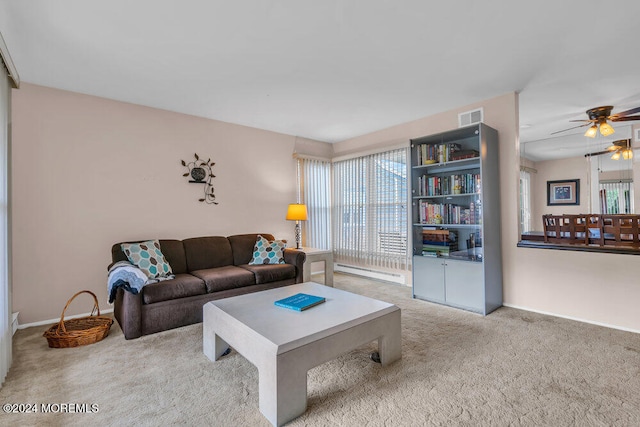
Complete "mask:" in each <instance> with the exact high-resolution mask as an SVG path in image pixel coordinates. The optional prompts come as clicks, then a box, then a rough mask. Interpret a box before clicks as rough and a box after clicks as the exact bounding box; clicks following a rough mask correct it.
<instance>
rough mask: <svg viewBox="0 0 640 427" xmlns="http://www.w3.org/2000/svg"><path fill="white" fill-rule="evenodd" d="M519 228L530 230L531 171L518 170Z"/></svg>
mask: <svg viewBox="0 0 640 427" xmlns="http://www.w3.org/2000/svg"><path fill="white" fill-rule="evenodd" d="M520 230H521V232H522V233H526V232H528V231H531V173H530V172H529V171H526V170H521V171H520Z"/></svg>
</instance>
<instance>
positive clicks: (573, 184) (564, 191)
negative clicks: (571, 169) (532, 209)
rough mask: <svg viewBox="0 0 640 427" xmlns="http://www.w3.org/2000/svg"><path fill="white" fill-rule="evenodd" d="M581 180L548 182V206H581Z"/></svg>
mask: <svg viewBox="0 0 640 427" xmlns="http://www.w3.org/2000/svg"><path fill="white" fill-rule="evenodd" d="M579 204H580V180H579V179H565V180H562V181H547V206H563V205H579Z"/></svg>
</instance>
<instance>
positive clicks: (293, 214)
mask: <svg viewBox="0 0 640 427" xmlns="http://www.w3.org/2000/svg"><path fill="white" fill-rule="evenodd" d="M306 220H307V205H304V204H302V203H292V204H290V205H289V209H287V221H295V222H296V249H301V248H302V245H301V244H300V239H301V232H300V221H306Z"/></svg>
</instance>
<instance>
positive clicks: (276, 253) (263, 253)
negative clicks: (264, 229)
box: [249, 234, 287, 265]
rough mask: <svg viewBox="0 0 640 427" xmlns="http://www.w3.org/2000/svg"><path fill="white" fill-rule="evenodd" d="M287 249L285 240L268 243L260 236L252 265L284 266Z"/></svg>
mask: <svg viewBox="0 0 640 427" xmlns="http://www.w3.org/2000/svg"><path fill="white" fill-rule="evenodd" d="M286 247H287V242H286V241H285V240H274V241H273V242H270V241H268V240H267V239H265V238H264V237H262V236H261V235H259V234H258V239H257V240H256V244H255V246H254V247H253V258H251V261H249V264H250V265H260V264H284V248H286Z"/></svg>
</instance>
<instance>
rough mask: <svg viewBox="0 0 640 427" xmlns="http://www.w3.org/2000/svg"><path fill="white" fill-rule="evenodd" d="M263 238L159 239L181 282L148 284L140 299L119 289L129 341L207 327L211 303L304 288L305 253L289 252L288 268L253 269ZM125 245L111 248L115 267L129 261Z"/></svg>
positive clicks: (119, 315)
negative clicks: (198, 325) (205, 319)
mask: <svg viewBox="0 0 640 427" xmlns="http://www.w3.org/2000/svg"><path fill="white" fill-rule="evenodd" d="M260 234H261V235H262V236H264V237H265V238H267V239H268V240H274V237H273V236H272V235H270V234H264V233H260ZM257 236H258V235H257V234H240V235H235V236H229V237H220V236H212V237H196V238H191V239H185V240H159V242H160V248H161V250H162V253H163V255H164V256H165V258H166V260H167V262H168V263H169V265H170V266H171V269H172V270H173V274H174V275H175V278H174V279H171V280H165V281H162V282H158V283H153V284H149V285H146V286H145V287H144V288H142V291H141V292H139V293H138V294H133V293H131V292H127V291H125V290H124V289H122V288H120V289H118V291H117V294H116V298H115V301H114V315H115V318H116V319H117V320H118V323H119V324H120V327H121V328H122V331H123V332H124V336H125V338H126V339H132V338H138V337H140V336H142V335H148V334H153V333H156V332H160V331H164V330H167V329H172V328H178V327H180V326H186V325H190V324H193V323H199V322H202V306H203V305H204V304H205V303H206V302H208V301H212V300H216V299H220V298H226V297H230V296H235V295H241V294H247V293H250V292H257V291H263V290H266V289H271V288H277V287H280V286H287V285H292V284H294V283H301V282H302V266H303V264H304V261H305V257H306V256H305V254H304V252H302V251H298V250H295V249H289V248H287V249H285V250H284V260H285V264H275V265H248V264H249V261H250V260H251V258H252V255H253V247H254V244H255V242H256V238H257ZM120 245H121V243H117V244H115V245H113V247H112V248H111V258H112V261H113V263H115V262H118V261H126V260H127V256H126V255H125V254H124V252H122V248H121V246H120Z"/></svg>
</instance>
